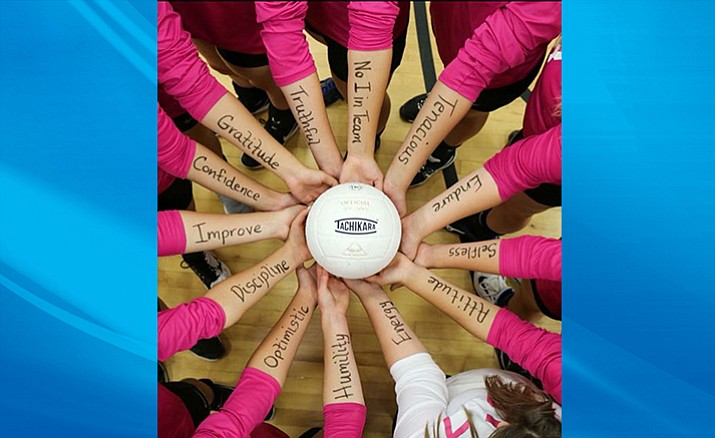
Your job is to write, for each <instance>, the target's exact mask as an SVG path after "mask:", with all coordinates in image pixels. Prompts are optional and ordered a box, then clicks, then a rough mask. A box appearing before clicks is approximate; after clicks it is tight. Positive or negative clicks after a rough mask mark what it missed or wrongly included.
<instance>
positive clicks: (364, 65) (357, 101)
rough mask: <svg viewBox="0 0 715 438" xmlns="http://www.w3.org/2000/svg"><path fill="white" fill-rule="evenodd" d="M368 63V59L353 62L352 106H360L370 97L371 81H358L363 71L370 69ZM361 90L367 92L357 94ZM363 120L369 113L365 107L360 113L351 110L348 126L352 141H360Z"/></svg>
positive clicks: (368, 116) (367, 117)
mask: <svg viewBox="0 0 715 438" xmlns="http://www.w3.org/2000/svg"><path fill="white" fill-rule="evenodd" d="M370 63H371V62H370V61H360V62H354V63H353V67H354V74H353V76H354V78H353V79H354V82H353V89H354V91H355V93H354V95H353V98H352V107H353V108H362V106H363V103H364V102H365V101H366V100H367V99H369V98H370V94H369V92H370V91H371V90H372V83H371V82H370V81H366V82H361V81H360V79H361V78H363V77H365V73H366V72H367V71H370V70H372V67H370ZM365 84H366V85H365ZM362 90H366V91H367V93H365V94H364V95H360V94H358V93H359V92H360V91H362ZM365 121H367V122H369V121H370V113H369V112H368V110H367V108H366V109H365V111H364V112H362V113H357V112H353V116H352V126H351V127H350V132H351V134H352V140H351V142H352V143H362V124H363V122H365Z"/></svg>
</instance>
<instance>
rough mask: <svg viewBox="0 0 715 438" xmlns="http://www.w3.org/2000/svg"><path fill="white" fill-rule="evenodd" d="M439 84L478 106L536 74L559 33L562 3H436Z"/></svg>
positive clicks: (433, 13) (433, 12)
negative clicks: (486, 94) (488, 93)
mask: <svg viewBox="0 0 715 438" xmlns="http://www.w3.org/2000/svg"><path fill="white" fill-rule="evenodd" d="M430 13H431V16H432V30H433V31H434V35H435V41H436V43H437V48H438V51H439V55H440V58H441V60H442V63H443V64H444V66H445V69H444V71H443V72H442V73H441V74H440V76H439V80H440V81H441V82H442V83H444V84H445V85H447V86H448V87H449V88H451V89H453V90H454V91H456V92H457V93H459V94H460V95H462V96H464V97H465V98H467V99H469V100H471V101H472V102H474V101H475V100H476V99H477V97H478V96H479V94H480V93H481V91H482V90H484V89H485V88H498V87H503V86H506V85H510V84H513V83H515V82H517V81H519V80H521V79H523V78H524V77H526V76H527V74H528V73H529V72H530V71H531V70H533V69H534V68H535V67H537V65H538V64H539V62H540V61H541V57H542V54H543V53H544V52H545V51H546V47H547V45H548V44H549V42H550V41H551V40H553V39H554V38H556V36H557V35H558V34H559V33H561V2H527V1H518V2H432V3H431V4H430Z"/></svg>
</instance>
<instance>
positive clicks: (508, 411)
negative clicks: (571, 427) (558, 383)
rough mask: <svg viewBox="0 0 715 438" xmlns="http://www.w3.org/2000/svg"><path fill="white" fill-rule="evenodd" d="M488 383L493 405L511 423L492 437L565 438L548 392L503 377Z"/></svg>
mask: <svg viewBox="0 0 715 438" xmlns="http://www.w3.org/2000/svg"><path fill="white" fill-rule="evenodd" d="M484 382H485V383H486V386H487V391H488V394H489V401H490V402H491V404H492V406H494V409H496V411H497V412H498V413H499V416H500V417H502V418H503V419H504V421H506V422H507V423H509V424H508V425H507V426H502V427H498V428H497V430H495V431H494V433H492V434H491V438H559V437H561V421H559V419H558V418H556V412H555V411H554V408H553V406H552V403H551V399H550V398H549V397H548V396H547V395H546V393H544V392H543V391H539V390H536V389H534V388H532V387H530V386H527V385H524V384H523V383H514V382H505V381H504V380H502V379H501V377H499V376H489V377H486V378H485V379H484Z"/></svg>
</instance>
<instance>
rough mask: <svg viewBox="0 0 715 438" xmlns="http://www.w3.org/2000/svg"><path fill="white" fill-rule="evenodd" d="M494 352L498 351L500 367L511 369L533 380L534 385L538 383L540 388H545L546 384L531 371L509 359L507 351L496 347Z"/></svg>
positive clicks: (505, 369) (506, 369)
mask: <svg viewBox="0 0 715 438" xmlns="http://www.w3.org/2000/svg"><path fill="white" fill-rule="evenodd" d="M494 353H496V356H497V362H499V368H501V369H503V370H504V371H511V372H512V373H516V374H519V375H520V376H522V377H526V378H527V379H528V380H531V381H532V382H533V383H534V385H536V386H537V387H538V388H539V389H541V390H543V389H544V385H543V384H542V383H541V380H539V379H537V378H536V377H534V376H532V375H531V373H529V372H528V371H526V370H525V369H524V368H522V367H521V365H519V364H518V363H516V362H514V361H513V360H511V359H509V356H507V355H506V353H504V352H503V351H501V350H499V349H497V348H495V349H494Z"/></svg>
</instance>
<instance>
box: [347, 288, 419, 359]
mask: <svg viewBox="0 0 715 438" xmlns="http://www.w3.org/2000/svg"><path fill="white" fill-rule="evenodd" d="M360 301H361V302H362V304H363V306H364V307H365V311H366V312H367V315H368V317H369V318H370V323H371V324H372V327H373V329H374V330H375V335H377V339H378V340H379V341H380V347H381V348H382V354H383V355H384V356H385V362H386V363H387V367H388V368H390V367H392V364H394V363H395V362H397V361H398V360H400V359H404V358H405V357H408V356H412V355H413V354H417V353H426V352H427V348H426V347H425V346H424V344H422V341H420V340H419V339H418V338H417V335H415V332H414V331H412V329H411V328H410V326H409V325H407V324H406V323H405V319H404V318H403V317H402V315H401V314H400V311H399V310H397V307H395V305H394V304H393V303H392V301H391V300H390V297H388V296H387V294H386V293H385V292H384V291H383V290H382V288H380V287H379V286H376V288H375V291H374V292H373V293H371V294H369V295H365V294H363V295H361V296H360Z"/></svg>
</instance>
